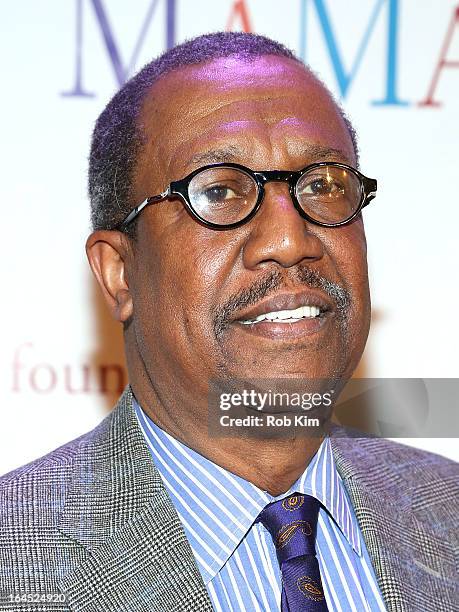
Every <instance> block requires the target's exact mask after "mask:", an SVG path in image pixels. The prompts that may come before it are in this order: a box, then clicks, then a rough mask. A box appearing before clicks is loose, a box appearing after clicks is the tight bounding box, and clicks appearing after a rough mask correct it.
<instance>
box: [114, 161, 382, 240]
mask: <svg viewBox="0 0 459 612" xmlns="http://www.w3.org/2000/svg"><path fill="white" fill-rule="evenodd" d="M270 181H282V182H286V183H288V185H289V191H290V196H291V198H292V201H293V204H294V206H295V208H296V210H297V211H298V213H299V214H300V215H301V216H302V217H303V218H304V219H306V220H307V221H310V222H311V223H314V224H316V225H320V226H323V227H338V226H340V225H345V224H346V223H349V222H350V221H352V219H354V218H355V217H356V216H357V215H358V214H359V213H360V211H361V210H362V208H363V207H364V206H366V205H367V204H369V203H370V201H371V200H372V199H373V198H374V197H375V195H376V189H377V182H376V180H375V179H370V178H367V177H366V176H364V175H363V174H361V173H360V172H359V171H358V170H356V169H355V168H352V166H348V165H346V164H340V163H335V162H318V163H315V164H310V165H309V166H306V167H305V168H303V169H302V170H297V171H289V170H265V171H254V170H251V169H250V168H247V167H246V166H242V165H240V164H233V163H221V164H210V165H208V166H203V167H202V168H198V169H197V170H194V171H193V172H191V173H190V174H188V176H186V177H185V178H183V179H181V180H180V181H173V182H172V183H170V185H169V186H168V188H167V189H166V191H164V192H163V193H160V194H158V195H155V196H151V197H149V198H147V199H146V200H144V201H143V202H142V203H141V204H139V205H138V206H136V207H135V208H134V209H133V210H132V211H131V212H130V213H129V214H128V215H127V217H126V218H125V219H124V220H123V221H122V222H121V223H120V224H119V225H118V226H117V229H119V230H121V231H124V230H125V229H126V228H127V227H128V225H129V224H130V223H132V221H134V219H135V218H136V217H137V216H138V215H139V214H140V213H141V212H142V210H143V209H144V208H145V207H146V206H148V205H150V204H154V203H156V202H161V201H162V200H166V199H169V200H172V199H177V198H180V199H181V200H182V202H183V203H184V205H185V206H186V208H187V209H188V210H189V212H190V213H191V215H192V216H193V217H194V218H195V219H196V220H197V221H199V222H201V223H203V224H204V225H205V226H207V227H210V228H212V229H216V230H219V229H231V228H235V227H239V226H240V225H242V224H243V223H247V221H249V220H250V219H252V217H253V216H254V215H255V214H256V213H257V211H258V209H259V208H260V206H261V203H262V201H263V196H264V193H265V184H266V183H268V182H270Z"/></svg>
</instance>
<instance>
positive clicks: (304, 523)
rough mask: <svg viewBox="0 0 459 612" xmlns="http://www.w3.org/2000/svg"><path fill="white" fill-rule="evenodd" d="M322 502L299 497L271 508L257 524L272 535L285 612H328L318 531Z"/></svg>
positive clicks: (281, 501) (279, 502)
mask: <svg viewBox="0 0 459 612" xmlns="http://www.w3.org/2000/svg"><path fill="white" fill-rule="evenodd" d="M319 508H320V502H319V501H317V499H315V498H314V497H311V496H310V495H300V494H299V493H296V494H294V495H290V497H286V498H285V499H281V500H280V501H276V502H273V503H272V504H269V505H268V506H266V508H264V510H262V511H261V512H260V514H259V515H258V517H257V520H256V522H259V523H261V524H262V525H264V526H265V527H266V529H267V530H268V531H269V533H270V534H271V537H272V539H273V542H274V545H275V546H276V553H277V559H278V561H279V565H280V568H281V573H282V612H300V611H301V612H327V611H328V608H327V604H326V602H325V596H324V591H323V587H322V581H321V579H320V571H319V562H318V561H317V557H316V548H315V540H316V531H317V519H318V517H319Z"/></svg>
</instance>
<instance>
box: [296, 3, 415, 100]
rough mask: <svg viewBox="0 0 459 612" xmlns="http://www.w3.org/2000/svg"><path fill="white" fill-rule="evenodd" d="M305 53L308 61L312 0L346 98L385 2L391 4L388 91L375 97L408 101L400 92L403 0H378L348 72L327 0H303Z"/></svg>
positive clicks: (302, 37)
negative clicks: (401, 5)
mask: <svg viewBox="0 0 459 612" xmlns="http://www.w3.org/2000/svg"><path fill="white" fill-rule="evenodd" d="M301 2H302V4H301V12H302V15H301V57H302V58H303V59H304V60H305V61H306V27H307V10H308V5H309V4H310V3H311V2H312V3H313V4H314V6H315V9H316V13H317V17H318V19H319V24H320V27H321V29H322V32H323V34H324V38H325V43H326V45H327V48H328V52H329V55H330V59H331V62H332V65H333V70H334V72H335V75H336V80H337V82H338V88H339V91H340V94H341V96H342V97H343V98H345V97H346V95H347V93H348V90H349V87H350V85H351V83H352V81H353V80H354V78H355V76H356V74H357V71H358V68H359V66H360V64H361V62H362V58H363V56H364V54H365V51H366V49H367V46H368V42H369V40H370V37H371V35H372V33H373V30H374V28H375V25H376V22H377V20H378V17H379V15H380V13H381V12H382V9H383V7H384V5H387V14H388V22H387V56H386V93H385V96H384V98H383V99H382V100H375V101H374V102H373V104H377V105H393V104H395V105H406V104H408V103H407V102H403V101H402V100H400V99H399V98H398V96H397V90H396V87H397V29H398V15H399V10H398V9H399V0H375V6H374V9H373V12H372V13H371V16H370V20H369V22H368V25H367V29H366V30H365V32H364V34H363V36H362V39H361V41H360V45H359V47H358V51H357V55H356V57H355V58H354V62H353V64H352V67H351V69H350V70H349V71H348V72H346V69H345V68H344V64H343V60H342V57H341V54H340V52H339V49H338V44H337V42H336V37H335V34H334V32H333V28H332V25H331V22H330V17H329V14H328V11H327V9H326V5H325V0H301Z"/></svg>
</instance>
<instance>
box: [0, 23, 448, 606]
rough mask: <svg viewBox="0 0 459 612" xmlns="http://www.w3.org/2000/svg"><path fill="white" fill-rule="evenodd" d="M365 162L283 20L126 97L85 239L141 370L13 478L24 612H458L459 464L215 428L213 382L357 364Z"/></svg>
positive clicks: (182, 49)
mask: <svg viewBox="0 0 459 612" xmlns="http://www.w3.org/2000/svg"><path fill="white" fill-rule="evenodd" d="M357 163H358V161H357V151H356V142H355V136H354V133H353V130H352V128H351V126H350V124H349V122H348V121H347V120H346V118H345V117H344V115H343V113H342V111H341V110H340V109H339V108H338V107H337V105H336V103H335V102H334V100H333V99H332V97H331V95H330V94H329V92H328V91H327V90H326V89H325V87H324V86H323V85H322V84H321V83H320V82H319V81H318V79H317V78H316V77H315V76H314V75H313V74H312V73H311V72H310V71H309V70H308V69H307V68H305V66H304V65H303V64H302V63H300V62H299V61H298V60H297V59H295V57H294V56H293V55H292V54H291V53H290V52H289V51H288V50H286V49H285V48H284V47H282V46H281V45H279V44H277V43H275V42H273V41H270V40H268V39H266V38H263V37H257V36H254V35H249V34H234V33H226V34H223V33H220V34H211V35H206V36H203V37H200V38H197V39H195V40H192V41H189V42H187V43H185V44H184V45H181V46H179V47H176V48H174V49H172V50H171V51H168V52H167V53H166V54H165V55H164V56H162V57H161V58H159V59H158V60H156V61H155V62H152V63H151V64H149V65H148V66H146V67H145V68H144V69H143V70H142V71H141V72H140V73H139V74H138V75H137V76H136V77H134V79H132V80H131V81H130V82H129V83H128V84H126V85H125V86H124V87H123V88H122V89H121V91H120V92H118V93H117V94H116V96H115V97H114V98H113V100H112V101H111V102H110V104H109V105H108V106H107V108H106V109H105V111H104V112H103V113H102V115H101V116H100V118H99V120H98V122H97V125H96V128H95V132H94V138H93V143H92V149H91V156H90V171H89V191H90V197H91V205H92V220H93V227H94V232H93V233H92V234H91V236H90V237H89V239H88V242H87V253H88V257H89V261H90V264H91V267H92V270H93V272H94V274H95V276H96V278H97V280H98V282H99V285H100V287H101V290H102V292H103V295H104V297H105V300H106V302H107V305H108V307H109V309H110V311H111V314H112V315H113V316H114V317H115V318H116V319H117V320H118V321H120V322H121V323H122V324H123V329H124V337H125V346H126V355H127V364H128V370H129V381H130V387H129V388H128V389H127V390H126V391H125V393H124V394H123V396H122V397H121V398H120V401H119V403H118V405H117V406H116V408H115V409H114V411H113V412H112V414H110V415H109V416H108V417H107V418H106V419H105V420H104V421H103V422H102V423H101V424H100V425H99V426H98V427H97V428H96V429H95V430H94V431H92V432H90V433H88V434H86V435H84V436H81V437H80V438H78V439H77V440H75V441H73V442H70V443H69V444H67V445H65V446H63V447H61V448H59V449H57V450H56V451H54V452H53V453H51V454H49V455H47V456H46V457H43V458H41V459H38V460H37V461H36V462H34V463H32V464H29V465H28V466H25V467H23V468H20V469H18V470H16V471H15V472H12V473H10V474H7V475H6V476H5V477H4V478H3V479H2V483H1V489H0V491H1V493H0V494H1V498H0V500H1V507H2V514H1V522H0V534H1V537H0V561H1V567H0V584H1V587H2V592H3V594H4V595H3V601H2V606H3V607H2V609H5V610H7V609H12V610H15V609H18V610H19V609H21V610H23V609H26V610H39V609H50V610H51V609H53V610H73V611H77V610H78V611H79V610H85V611H86V612H90V611H91V612H92V611H94V612H96V611H97V612H101V611H109V610H110V611H141V610H142V611H143V610H145V611H146V610H157V611H159V610H212V609H215V610H250V611H251V610H278V609H281V606H282V610H327V609H328V610H340V611H341V610H343V611H347V610H358V611H361V610H385V609H387V610H390V611H405V610H419V611H423V612H424V611H429V610H430V611H432V612H433V611H435V612H438V611H440V610H444V611H446V610H448V611H450V610H458V609H459V598H458V594H459V593H458V587H457V573H456V563H457V556H456V557H455V554H456V555H457V552H458V547H457V531H456V530H455V528H454V526H455V523H457V520H455V518H456V517H455V512H456V511H457V506H458V504H457V499H458V498H457V491H458V471H457V467H456V465H455V464H454V463H453V462H450V461H448V460H446V459H442V458H440V457H436V456H434V455H430V454H428V453H424V452H421V451H418V450H414V449H410V448H406V447H403V446H400V445H397V444H393V443H390V442H387V441H383V440H379V439H353V438H347V437H331V438H330V437H329V436H326V437H325V438H323V437H322V436H317V435H316V436H314V435H308V436H304V435H292V433H291V432H290V433H289V435H285V436H267V435H261V436H258V437H256V436H255V437H254V436H247V435H244V436H238V435H226V436H223V437H222V436H221V435H217V434H212V432H211V431H210V430H209V427H208V418H209V414H208V413H209V410H210V409H212V406H210V407H209V388H210V386H211V384H212V382H213V381H217V386H218V385H219V384H221V385H223V386H224V385H225V384H226V383H227V384H229V385H231V384H233V383H234V381H238V380H243V381H250V380H254V381H259V380H261V379H264V378H266V377H267V376H268V377H269V378H272V379H286V380H297V379H298V378H300V379H305V380H309V381H315V384H316V388H315V390H316V391H317V392H320V393H324V392H325V386H324V385H325V383H323V384H322V383H321V381H334V382H335V384H336V385H337V387H339V386H340V384H341V383H342V382H343V381H346V380H347V379H348V378H349V377H350V376H351V375H352V372H353V371H354V369H355V367H356V365H357V363H358V361H359V359H360V357H361V354H362V351H363V348H364V345H365V341H366V337H367V333H368V328H369V321H370V300H369V291H368V279H367V266H366V243H365V235H364V230H363V223H362V219H361V215H360V212H361V209H362V207H363V206H364V205H366V204H367V203H368V202H369V201H370V200H371V199H372V197H374V195H375V191H376V183H375V181H373V180H371V179H368V178H366V177H364V176H363V175H362V174H360V172H359V171H358V170H357V169H356V166H357ZM319 414H320V411H319ZM454 495H455V497H454ZM286 551H287V552H286ZM7 593H12V594H18V595H20V594H22V593H48V594H53V593H55V594H56V597H55V599H56V601H55V602H54V603H53V604H52V605H53V607H51V604H46V606H48V607H46V606H45V607H44V608H40V607H39V605H40V604H39V603H30V602H29V603H18V599H17V600H16V601H14V597H10V599H9V600H8V598H7V597H6V594H7ZM58 595H62V596H63V597H61V599H63V598H64V597H65V601H61V599H59V597H58ZM21 606H22V607H21Z"/></svg>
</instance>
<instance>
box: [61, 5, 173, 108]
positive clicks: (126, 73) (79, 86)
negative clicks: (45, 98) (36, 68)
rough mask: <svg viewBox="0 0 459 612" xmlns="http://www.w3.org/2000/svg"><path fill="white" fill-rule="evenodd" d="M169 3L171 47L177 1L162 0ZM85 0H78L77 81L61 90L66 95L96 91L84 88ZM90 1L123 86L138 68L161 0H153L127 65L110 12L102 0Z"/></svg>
mask: <svg viewBox="0 0 459 612" xmlns="http://www.w3.org/2000/svg"><path fill="white" fill-rule="evenodd" d="M163 1H164V2H166V24H165V30H166V47H167V48H168V49H170V48H171V47H173V46H174V44H175V4H176V0H163ZM84 2H85V0H76V20H75V25H76V54H75V82H74V86H73V88H72V89H71V90H70V91H66V92H64V93H62V95H63V96H80V97H88V96H94V93H90V92H88V91H86V90H85V89H84V87H83V59H82V54H83V4H84ZM87 3H90V4H92V6H93V9H94V14H95V17H96V20H97V23H98V24H99V27H100V31H101V34H102V39H103V41H104V44H105V47H106V49H107V55H108V60H109V62H110V63H111V65H112V68H113V72H114V75H115V79H116V83H117V85H118V86H120V87H121V85H123V84H124V83H125V82H126V81H127V80H128V78H129V77H130V76H131V74H132V71H133V70H134V68H135V64H136V61H137V59H138V57H139V53H140V50H141V48H142V44H143V42H144V40H145V37H146V34H147V31H148V28H149V26H150V23H151V21H152V19H153V16H154V14H155V10H156V7H157V5H158V3H159V0H151V2H150V5H149V6H148V9H147V13H146V15H145V17H144V20H143V22H142V24H141V28H140V32H139V36H138V38H137V41H136V43H135V46H134V50H133V52H132V54H131V58H130V60H129V62H128V63H127V64H125V63H124V62H123V61H122V59H121V54H120V51H119V47H118V44H117V43H116V40H115V35H114V33H113V30H112V28H111V26H110V23H109V20H108V15H107V11H106V9H105V6H104V3H103V0H87Z"/></svg>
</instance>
